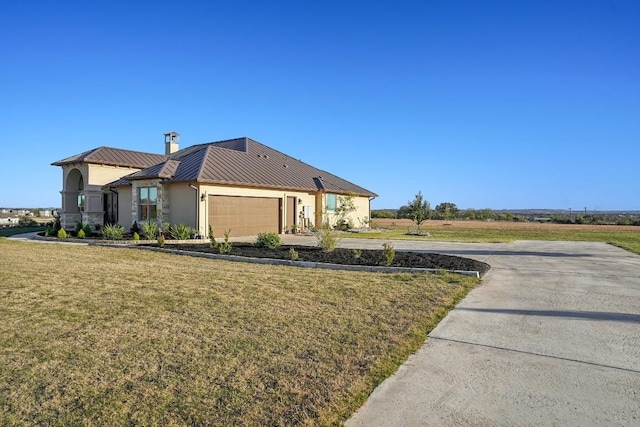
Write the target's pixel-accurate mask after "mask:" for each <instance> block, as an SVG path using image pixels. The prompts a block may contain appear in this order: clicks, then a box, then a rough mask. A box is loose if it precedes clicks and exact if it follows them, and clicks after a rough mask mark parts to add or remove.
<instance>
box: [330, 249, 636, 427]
mask: <svg viewBox="0 0 640 427" xmlns="http://www.w3.org/2000/svg"><path fill="white" fill-rule="evenodd" d="M393 243H394V246H395V247H396V249H414V250H426V251H433V252H440V253H448V254H453V255H459V256H466V257H470V258H476V259H479V260H482V261H485V262H488V263H489V264H491V265H492V269H491V270H490V271H489V273H488V274H487V275H486V276H485V278H484V279H483V284H482V285H481V286H479V287H478V288H476V289H475V290H473V291H472V292H471V293H470V294H469V295H468V296H467V297H466V298H465V299H464V300H463V301H462V302H461V303H460V304H459V305H458V306H457V307H456V309H455V310H453V311H452V312H450V314H449V315H448V316H447V317H446V318H445V319H444V320H443V321H442V322H441V323H440V324H439V325H438V327H437V328H436V329H435V330H433V331H432V333H431V334H430V335H429V338H428V339H427V341H426V343H425V344H424V346H423V347H422V348H421V349H420V350H419V351H418V352H417V353H416V354H414V355H413V356H411V357H410V359H409V360H408V361H407V362H406V363H405V364H404V365H403V366H401V367H400V369H399V370H398V372H397V373H396V374H395V375H394V376H393V377H391V378H389V379H387V380H386V381H385V382H383V383H382V384H381V385H380V386H379V387H378V388H377V389H376V390H375V391H374V393H373V394H372V395H371V396H370V397H369V400H368V401H367V403H366V404H365V405H364V406H363V407H362V408H361V409H360V410H359V411H358V412H357V413H356V414H354V416H353V417H352V418H351V419H350V420H349V421H348V422H347V423H346V425H347V426H442V425H487V426H496V425H509V426H512V425H562V426H564V425H580V426H587V425H594V426H603V425H627V426H631V425H640V256H637V255H633V254H631V253H629V252H626V251H624V250H622V249H618V248H615V247H613V246H610V245H607V244H604V243H584V242H546V241H544V242H543V241H518V242H514V243H508V244H462V243H439V242H403V241H396V242H393ZM374 245H375V247H379V246H380V245H381V243H380V242H379V241H373V242H369V241H362V240H356V239H343V240H342V243H341V246H345V247H357V246H360V247H365V246H367V247H374Z"/></svg>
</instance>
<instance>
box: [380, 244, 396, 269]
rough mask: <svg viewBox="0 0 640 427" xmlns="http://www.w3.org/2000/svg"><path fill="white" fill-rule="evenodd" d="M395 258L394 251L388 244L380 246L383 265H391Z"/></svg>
mask: <svg viewBox="0 0 640 427" xmlns="http://www.w3.org/2000/svg"><path fill="white" fill-rule="evenodd" d="M395 257H396V250H395V248H394V247H393V245H392V244H391V243H389V242H387V243H383V244H382V261H383V262H384V265H391V263H393V259H394V258H395Z"/></svg>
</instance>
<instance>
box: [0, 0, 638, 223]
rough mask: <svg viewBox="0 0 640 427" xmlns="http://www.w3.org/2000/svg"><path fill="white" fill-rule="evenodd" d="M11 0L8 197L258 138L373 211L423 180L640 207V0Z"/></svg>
mask: <svg viewBox="0 0 640 427" xmlns="http://www.w3.org/2000/svg"><path fill="white" fill-rule="evenodd" d="M0 11H2V12H3V16H4V17H5V18H6V19H5V23H4V25H3V26H2V28H0V36H1V37H2V39H3V40H6V41H7V43H5V46H4V49H3V52H2V53H3V55H2V58H3V59H4V63H5V64H7V66H5V67H3V68H2V70H0V79H1V80H2V81H3V85H2V89H1V93H2V98H3V101H4V102H3V103H2V105H1V106H0V117H2V118H3V124H4V126H3V132H4V134H3V137H4V140H5V142H6V143H5V145H4V146H3V149H2V158H3V160H4V163H3V168H1V169H0V181H1V182H3V185H2V186H1V187H0V201H2V202H3V203H7V204H8V205H16V206H18V205H24V206H29V205H39V204H41V203H42V204H44V205H52V206H55V205H58V204H61V196H60V191H61V190H62V173H61V169H60V168H59V167H54V166H51V165H50V164H51V163H52V162H54V161H57V160H59V159H63V158H66V157H69V156H72V155H75V154H78V153H81V152H85V151H87V150H90V149H93V148H96V147H100V146H110V147H116V148H122V149H128V150H135V151H144V152H157V153H162V152H163V151H164V150H163V149H164V146H163V138H162V137H163V134H164V133H165V132H167V131H169V130H175V131H177V132H179V133H180V134H181V139H182V144H184V145H183V146H184V147H188V146H191V145H195V144H201V143H205V142H208V141H218V140H224V139H230V138H235V137H239V136H245V135H246V136H247V137H250V138H252V139H254V140H256V141H259V142H260V143H263V144H265V145H267V146H269V147H272V148H274V149H276V150H278V151H281V152H283V153H285V154H287V155H289V156H290V157H292V158H296V159H300V160H302V161H303V162H305V163H308V164H310V165H312V166H314V167H316V168H318V169H322V170H326V171H329V172H330V173H332V174H335V175H337V176H340V177H342V178H344V179H346V180H348V181H351V182H353V183H355V184H357V185H359V186H361V187H363V188H366V189H368V190H370V191H372V192H374V193H377V194H379V197H377V198H375V199H374V200H373V201H372V209H384V208H383V206H398V207H399V206H402V205H404V204H406V203H407V201H410V200H413V198H414V196H415V194H416V193H417V192H418V191H422V194H423V196H424V197H425V199H427V200H429V201H430V202H431V204H432V206H435V205H437V204H439V203H443V202H451V203H455V204H456V205H458V206H459V207H460V208H461V209H468V208H469V207H473V206H496V208H492V209H495V210H498V209H510V208H504V206H550V207H549V208H544V209H568V208H569V207H571V206H579V207H584V206H587V207H588V210H591V211H628V210H640V186H639V184H638V180H637V179H635V178H634V176H633V173H634V171H635V170H636V169H637V159H638V158H640V144H638V141H640V120H638V117H639V116H640V104H639V103H638V99H640V80H638V75H639V73H640V59H639V58H640V57H639V56H638V55H637V52H638V49H639V48H640V25H638V24H637V23H638V22H640V2H637V1H631V0H611V1H608V2H601V1H593V0H584V1H580V2H577V1H568V2H562V3H560V4H558V2H555V1H551V0H540V1H537V2H513V1H508V0H487V1H485V2H476V1H472V0H459V1H456V2H418V1H409V2H402V3H401V4H390V3H386V2H375V1H374V2H369V3H366V4H365V5H360V4H353V3H347V4H344V2H336V1H331V0H329V1H327V2H322V3H301V2H293V1H282V2H278V3H277V4H271V3H266V4H265V3H262V2H254V1H251V0H249V1H248V2H244V3H242V4H233V3H220V4H218V3H216V2H213V3H212V2H207V1H204V0H202V1H197V0H191V1H187V2H182V3H179V4H178V3H161V4H160V3H157V2H151V1H143V0H140V1H137V2H127V3H120V2H115V3H93V2H80V1H77V0H68V1H65V2H54V1H52V0H33V1H30V2H4V3H3V4H2V5H0ZM167 23H170V24H167ZM239 23H242V25H241V27H242V28H241V30H240V29H239ZM27 161H28V163H27ZM472 209H479V208H472ZM480 209H482V208H480ZM527 209H531V208H527ZM536 209H537V208H536ZM578 209H580V208H578Z"/></svg>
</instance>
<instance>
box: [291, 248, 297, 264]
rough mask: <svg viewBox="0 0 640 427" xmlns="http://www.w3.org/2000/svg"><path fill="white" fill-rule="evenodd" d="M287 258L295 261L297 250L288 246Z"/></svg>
mask: <svg viewBox="0 0 640 427" xmlns="http://www.w3.org/2000/svg"><path fill="white" fill-rule="evenodd" d="M289 258H291V261H297V260H298V251H296V250H295V249H294V248H289Z"/></svg>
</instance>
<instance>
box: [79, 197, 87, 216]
mask: <svg viewBox="0 0 640 427" xmlns="http://www.w3.org/2000/svg"><path fill="white" fill-rule="evenodd" d="M86 206H87V196H85V195H84V194H78V210H79V211H80V212H84V208H85V207H86Z"/></svg>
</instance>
